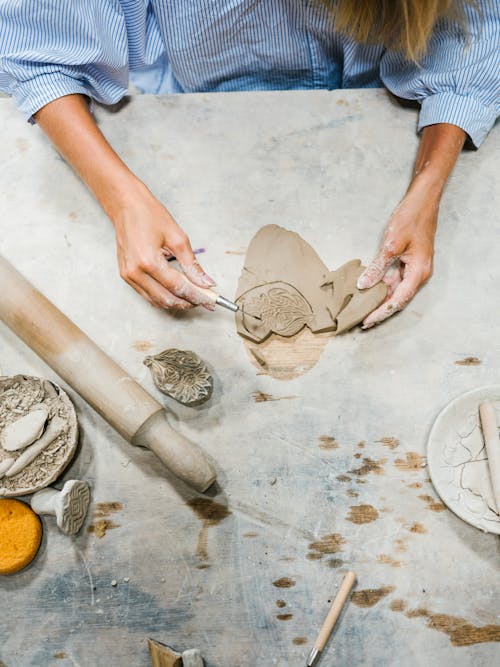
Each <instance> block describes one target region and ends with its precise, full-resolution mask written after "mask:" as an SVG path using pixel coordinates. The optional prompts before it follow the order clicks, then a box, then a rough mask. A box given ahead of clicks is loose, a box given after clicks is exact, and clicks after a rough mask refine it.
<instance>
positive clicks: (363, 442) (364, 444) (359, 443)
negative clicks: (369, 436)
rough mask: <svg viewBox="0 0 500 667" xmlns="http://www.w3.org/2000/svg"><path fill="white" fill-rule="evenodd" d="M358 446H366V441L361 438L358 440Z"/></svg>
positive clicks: (362, 447) (361, 447)
mask: <svg viewBox="0 0 500 667" xmlns="http://www.w3.org/2000/svg"><path fill="white" fill-rule="evenodd" d="M358 447H359V448H360V449H364V448H365V447H366V442H365V441H364V440H361V441H360V442H358Z"/></svg>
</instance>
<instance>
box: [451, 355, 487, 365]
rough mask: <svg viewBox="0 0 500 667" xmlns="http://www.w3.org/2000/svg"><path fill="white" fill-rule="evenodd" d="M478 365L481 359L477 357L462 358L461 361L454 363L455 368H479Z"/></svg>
mask: <svg viewBox="0 0 500 667" xmlns="http://www.w3.org/2000/svg"><path fill="white" fill-rule="evenodd" d="M480 363H481V359H479V358H478V357H464V358H463V359H459V360H458V361H455V365H456V366H479V364H480Z"/></svg>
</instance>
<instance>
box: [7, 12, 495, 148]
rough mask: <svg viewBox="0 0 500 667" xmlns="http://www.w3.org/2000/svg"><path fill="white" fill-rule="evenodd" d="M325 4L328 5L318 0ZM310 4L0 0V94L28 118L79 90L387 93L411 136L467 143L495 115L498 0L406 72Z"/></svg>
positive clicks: (111, 99) (392, 55)
mask: <svg viewBox="0 0 500 667" xmlns="http://www.w3.org/2000/svg"><path fill="white" fill-rule="evenodd" d="M325 4H326V3H325ZM325 4H323V3H321V2H318V1H317V0H260V1H258V0H190V1H189V0H168V1H167V0H37V2H33V1H32V0H0V90H2V91H4V92H6V93H8V94H10V95H12V97H13V98H14V100H15V102H16V104H17V106H18V107H19V109H20V110H21V111H22V112H23V113H24V114H25V115H26V117H27V118H31V117H32V116H33V114H34V113H35V112H36V111H38V109H40V108H41V107H43V106H44V105H45V104H47V103H48V102H50V101H52V100H54V99H57V98H58V97H62V96H64V95H68V94H71V93H82V94H84V95H88V96H89V97H91V98H93V99H95V100H98V101H99V102H102V103H104V104H111V103H115V102H117V101H118V100H119V99H120V98H121V97H122V96H123V95H124V94H125V93H126V92H127V89H128V86H129V80H130V78H131V79H132V81H133V82H134V83H135V84H136V85H137V86H138V88H139V89H141V90H142V91H143V92H153V93H180V92H205V91H208V92H214V91H233V90H266V89H272V90H284V89H292V88H305V89H316V88H326V89H334V88H371V87H378V86H382V85H385V86H386V87H387V88H388V89H389V90H390V91H391V92H392V93H394V94H395V95H397V96H398V97H401V98H404V99H408V100H416V101H417V102H419V103H420V104H421V111H420V118H419V129H420V128H422V127H425V126H426V125H431V124H434V123H452V124H454V125H458V126H459V127H461V128H463V129H464V130H465V131H466V132H467V133H468V135H469V136H470V137H471V139H472V141H473V142H474V144H475V145H476V146H479V144H480V143H481V142H482V141H483V139H484V138H485V136H486V135H487V133H488V132H489V130H490V129H491V127H492V125H493V124H494V122H495V119H496V117H497V116H498V114H499V108H500V99H499V97H500V84H499V73H500V60H499V59H500V9H499V2H498V0H476V6H477V7H478V8H479V11H477V10H476V9H472V8H468V9H467V21H468V28H469V37H468V39H467V40H465V39H464V37H463V34H462V33H461V31H460V30H459V29H458V28H457V27H454V26H453V25H451V24H450V23H446V22H441V23H440V24H439V25H438V26H437V28H436V29H435V31H434V34H433V37H432V39H431V43H430V48H429V51H428V53H427V55H426V56H425V58H424V59H423V61H422V62H421V63H420V64H419V65H416V64H414V63H411V62H407V61H405V59H404V58H403V57H402V56H401V54H399V53H397V52H394V51H387V50H385V49H384V48H383V47H382V46H379V45H374V46H373V45H372V46H366V45H360V44H357V43H356V42H354V41H353V40H352V39H349V38H347V37H345V36H342V35H340V34H339V33H338V32H336V31H335V28H334V25H333V22H332V16H331V13H329V12H328V10H327V9H326V7H325Z"/></svg>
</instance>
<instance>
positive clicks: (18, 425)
mask: <svg viewBox="0 0 500 667" xmlns="http://www.w3.org/2000/svg"><path fill="white" fill-rule="evenodd" d="M48 416H49V411H48V409H47V406H46V405H43V403H42V404H41V405H36V406H35V407H34V408H33V409H32V410H31V411H30V412H28V414H26V415H24V417H19V419H16V421H14V422H12V423H10V424H9V425H8V426H6V427H5V428H4V429H3V431H2V432H1V433H0V446H2V447H3V448H4V449H5V450H6V451H7V452H15V451H17V450H18V449H24V447H27V446H28V445H31V444H32V443H33V442H35V440H38V438H39V437H40V436H41V435H42V433H43V429H44V427H45V422H46V421H47V417H48Z"/></svg>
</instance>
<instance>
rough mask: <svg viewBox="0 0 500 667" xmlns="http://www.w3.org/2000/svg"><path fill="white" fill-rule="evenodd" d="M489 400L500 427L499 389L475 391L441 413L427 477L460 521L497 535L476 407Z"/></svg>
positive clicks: (499, 522)
mask: <svg viewBox="0 0 500 667" xmlns="http://www.w3.org/2000/svg"><path fill="white" fill-rule="evenodd" d="M484 401H491V402H492V403H493V405H494V407H495V410H496V413H497V420H498V423H499V424H500V385H493V386H489V387H478V388H477V389H473V390H472V391H468V392H467V393H465V394H462V395H461V396H459V397H458V398H455V399H454V400H453V401H451V403H448V405H447V406H446V407H445V408H444V409H443V410H442V411H441V412H440V414H439V415H438V416H437V418H436V421H435V422H434V425H433V427H432V430H431V432H430V435H429V441H428V444H427V463H428V466H429V473H430V477H431V480H432V483H433V485H434V488H435V489H436V491H437V492H438V494H439V496H440V497H441V500H442V501H443V502H444V503H445V505H447V506H448V507H449V508H450V509H451V510H452V512H455V514H456V515H457V516H459V517H460V518H461V519H463V520H464V521H466V522H467V523H470V524H471V525H472V526H475V527H476V528H479V529H480V530H483V531H485V532H488V533H496V534H497V535H498V534H500V516H499V515H498V514H497V513H496V512H495V511H494V509H493V507H492V497H493V492H492V485H491V479H490V475H489V468H488V463H487V458H488V457H487V454H486V447H485V444H484V440H483V432H482V430H481V424H480V419H479V404H480V403H483V402H484Z"/></svg>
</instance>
